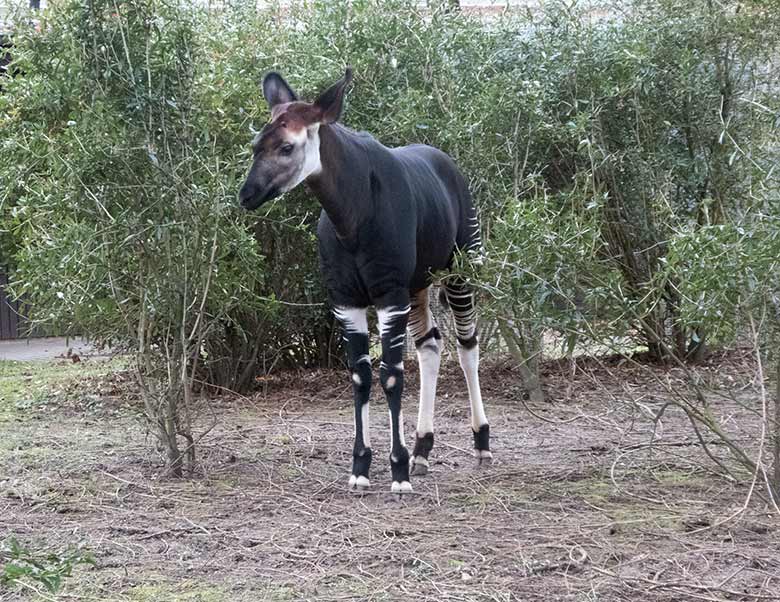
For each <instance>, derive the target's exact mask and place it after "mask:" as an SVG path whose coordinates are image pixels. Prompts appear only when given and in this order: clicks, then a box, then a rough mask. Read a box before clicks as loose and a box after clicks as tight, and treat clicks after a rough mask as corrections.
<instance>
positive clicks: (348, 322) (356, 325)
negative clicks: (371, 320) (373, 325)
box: [333, 307, 368, 334]
mask: <svg viewBox="0 0 780 602" xmlns="http://www.w3.org/2000/svg"><path fill="white" fill-rule="evenodd" d="M333 314H334V315H335V316H336V319H338V321H339V322H341V323H342V324H343V325H344V330H346V331H347V332H351V333H363V334H368V319H367V318H366V308H365V307H335V308H333Z"/></svg>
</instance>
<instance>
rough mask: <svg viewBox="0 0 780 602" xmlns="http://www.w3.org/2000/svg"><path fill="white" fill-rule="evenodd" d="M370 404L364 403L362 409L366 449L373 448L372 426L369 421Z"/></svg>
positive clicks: (361, 415)
mask: <svg viewBox="0 0 780 602" xmlns="http://www.w3.org/2000/svg"><path fill="white" fill-rule="evenodd" d="M368 409H369V405H368V403H364V404H363V407H361V408H360V417H361V420H362V422H363V445H364V446H365V447H371V425H370V424H369V421H368Z"/></svg>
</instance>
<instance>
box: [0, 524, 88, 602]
mask: <svg viewBox="0 0 780 602" xmlns="http://www.w3.org/2000/svg"><path fill="white" fill-rule="evenodd" d="M0 560H2V561H3V563H4V564H3V567H2V572H0V583H3V584H8V585H10V584H13V583H16V582H25V581H33V582H37V583H39V584H40V585H42V586H43V587H45V588H46V589H47V590H48V591H49V592H51V593H56V592H57V591H59V589H60V587H61V586H62V580H63V579H65V578H67V577H70V576H71V574H72V573H73V569H74V568H75V567H76V566H78V565H80V564H90V565H93V566H94V564H95V560H94V559H93V558H92V555H91V554H90V553H89V552H87V551H85V550H83V549H81V548H78V547H77V548H69V549H68V550H66V551H65V552H62V553H56V552H51V551H49V552H41V551H36V550H31V549H29V548H28V547H26V546H23V545H21V544H20V543H19V542H18V541H16V539H14V538H13V537H11V538H9V539H8V540H7V541H6V542H5V543H4V544H3V545H2V546H0Z"/></svg>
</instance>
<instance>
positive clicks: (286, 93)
mask: <svg viewBox="0 0 780 602" xmlns="http://www.w3.org/2000/svg"><path fill="white" fill-rule="evenodd" d="M263 96H265V100H266V102H267V103H268V106H269V107H271V108H272V109H273V108H274V107H275V106H276V105H280V104H284V103H286V102H293V101H294V100H298V95H297V94H296V93H295V92H293V89H292V88H291V87H290V86H289V85H288V84H287V82H286V81H284V78H283V77H282V76H281V75H279V74H278V73H275V72H273V71H271V73H268V74H267V75H266V76H265V77H264V78H263Z"/></svg>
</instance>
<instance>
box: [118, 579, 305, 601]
mask: <svg viewBox="0 0 780 602" xmlns="http://www.w3.org/2000/svg"><path fill="white" fill-rule="evenodd" d="M127 595H128V596H129V600H131V601H132V602H239V601H241V602H243V601H244V600H246V601H247V602H249V601H250V600H252V601H255V600H266V601H268V602H288V601H291V600H295V599H296V595H295V592H294V591H293V590H292V589H291V588H289V587H287V586H273V585H269V586H268V588H263V589H261V590H260V591H252V592H246V593H245V594H242V593H240V592H236V591H233V590H231V589H229V588H228V587H226V586H220V585H213V584H206V583H198V582H196V581H185V582H183V583H178V584H172V583H155V584H145V585H139V586H137V587H134V588H133V589H131V590H129V591H128V592H127Z"/></svg>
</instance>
